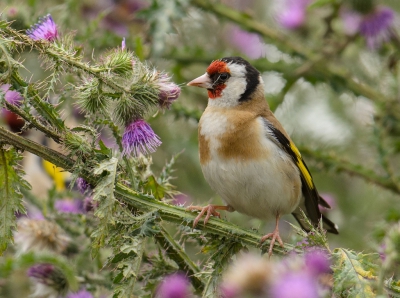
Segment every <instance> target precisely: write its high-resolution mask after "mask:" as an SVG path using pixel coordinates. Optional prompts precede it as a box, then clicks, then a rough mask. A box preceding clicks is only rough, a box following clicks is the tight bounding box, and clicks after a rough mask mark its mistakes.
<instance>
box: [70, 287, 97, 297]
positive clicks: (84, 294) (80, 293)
mask: <svg viewBox="0 0 400 298" xmlns="http://www.w3.org/2000/svg"><path fill="white" fill-rule="evenodd" d="M67 298H93V295H92V293H90V292H88V291H86V290H85V289H82V290H80V291H78V292H76V293H69V294H68V295H67Z"/></svg>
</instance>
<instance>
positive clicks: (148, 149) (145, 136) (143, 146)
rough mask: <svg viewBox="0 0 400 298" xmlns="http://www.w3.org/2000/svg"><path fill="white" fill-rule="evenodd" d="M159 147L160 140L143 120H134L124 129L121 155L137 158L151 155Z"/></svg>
mask: <svg viewBox="0 0 400 298" xmlns="http://www.w3.org/2000/svg"><path fill="white" fill-rule="evenodd" d="M160 145H161V141H160V138H159V137H158V136H157V135H156V134H155V133H154V131H153V130H152V129H151V127H150V125H149V124H148V123H147V122H146V121H144V120H143V119H138V120H134V121H133V122H132V123H131V124H129V125H128V126H127V127H126V128H125V132H124V134H123V136H122V146H123V148H124V150H123V151H122V154H123V155H130V156H131V155H134V156H136V157H137V156H139V155H140V154H146V153H152V152H155V151H156V148H157V147H158V146H160Z"/></svg>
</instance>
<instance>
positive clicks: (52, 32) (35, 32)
mask: <svg viewBox="0 0 400 298" xmlns="http://www.w3.org/2000/svg"><path fill="white" fill-rule="evenodd" d="M26 33H27V34H28V36H29V37H30V38H32V39H33V40H48V41H53V40H55V39H56V38H57V37H58V31H57V25H56V23H54V21H53V18H52V17H51V15H50V14H48V15H47V16H45V17H43V18H41V19H40V20H39V22H38V23H37V24H35V25H33V26H32V27H31V29H29V30H26Z"/></svg>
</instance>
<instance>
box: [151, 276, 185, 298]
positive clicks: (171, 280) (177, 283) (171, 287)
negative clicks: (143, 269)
mask: <svg viewBox="0 0 400 298" xmlns="http://www.w3.org/2000/svg"><path fill="white" fill-rule="evenodd" d="M190 296H191V293H190V283H189V281H188V279H187V278H186V277H185V276H184V275H183V274H179V273H175V274H172V275H169V276H167V277H165V278H164V280H163V281H162V282H161V284H160V285H159V287H158V290H157V297H159V298H188V297H190Z"/></svg>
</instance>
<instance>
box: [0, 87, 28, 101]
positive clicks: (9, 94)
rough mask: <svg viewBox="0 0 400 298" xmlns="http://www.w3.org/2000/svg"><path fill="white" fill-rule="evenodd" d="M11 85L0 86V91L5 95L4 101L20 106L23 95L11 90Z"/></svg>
mask: <svg viewBox="0 0 400 298" xmlns="http://www.w3.org/2000/svg"><path fill="white" fill-rule="evenodd" d="M10 87H11V85H10V84H4V85H1V86H0V90H1V91H2V92H3V93H4V99H5V100H6V102H8V103H9V104H11V105H15V106H19V105H20V104H21V102H22V100H23V97H22V95H21V93H19V92H18V91H14V90H10Z"/></svg>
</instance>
